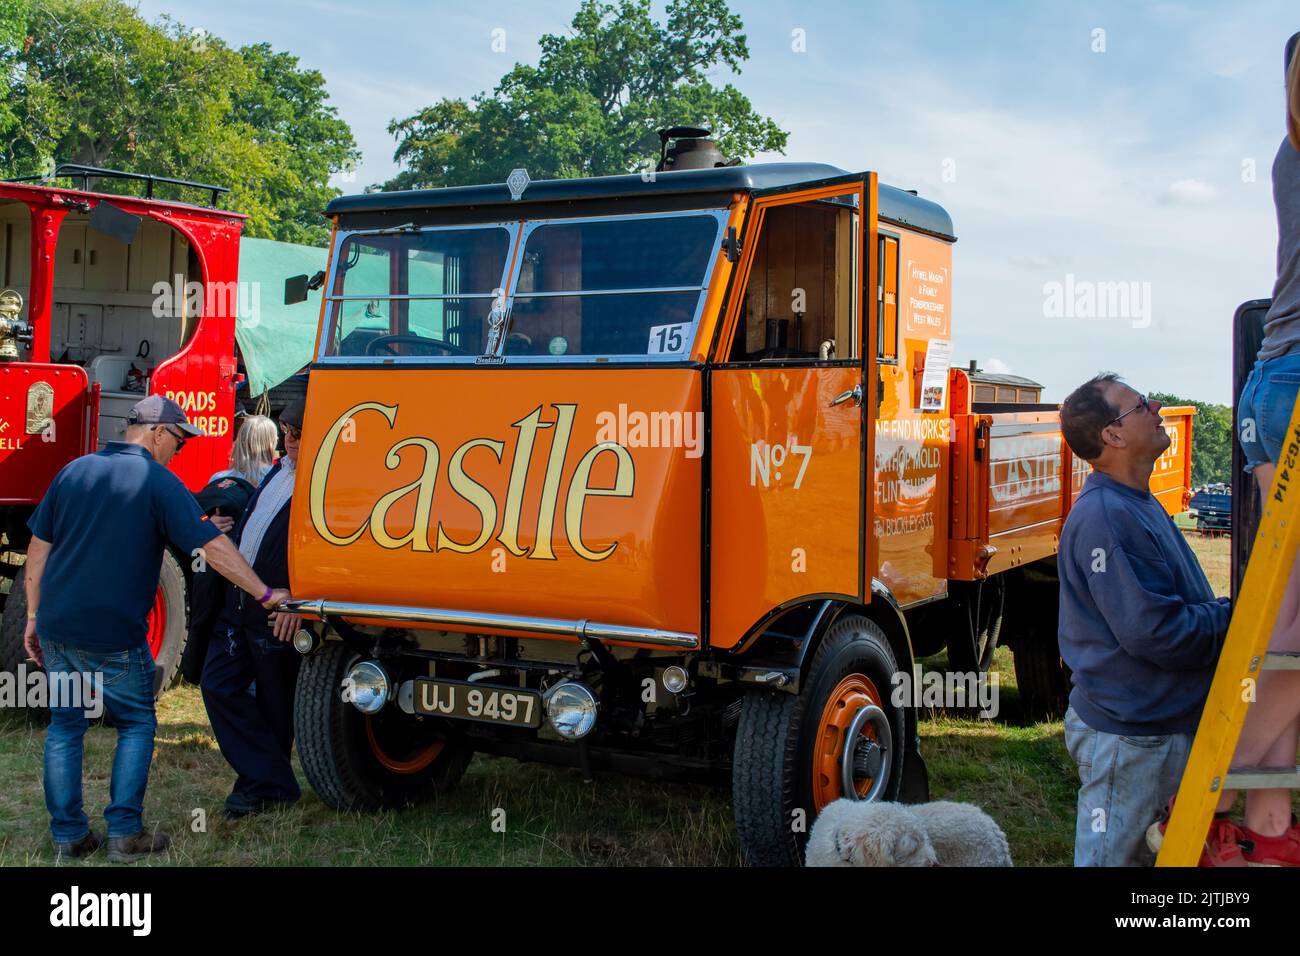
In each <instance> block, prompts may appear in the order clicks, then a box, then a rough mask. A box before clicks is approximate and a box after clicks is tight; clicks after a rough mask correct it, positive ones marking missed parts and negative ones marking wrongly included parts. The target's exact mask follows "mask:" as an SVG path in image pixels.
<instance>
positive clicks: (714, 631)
mask: <svg viewBox="0 0 1300 956" xmlns="http://www.w3.org/2000/svg"><path fill="white" fill-rule="evenodd" d="M876 197H877V190H876V174H875V173H864V174H859V175H854V176H845V177H838V178H836V179H834V180H827V181H825V182H823V183H817V184H810V185H809V186H807V187H805V188H801V189H799V190H797V191H787V192H783V193H779V194H766V195H765V194H762V193H758V194H755V196H754V199H753V205H752V208H751V210H750V213H749V221H748V224H747V227H746V228H745V230H744V235H743V237H742V251H741V256H740V262H739V264H738V265H739V269H738V273H737V275H736V278H735V283H734V285H733V287H732V292H731V295H730V297H729V300H728V310H727V314H726V317H725V322H724V325H723V332H722V335H721V336H720V337H719V343H718V347H717V351H716V352H715V355H714V361H715V364H714V366H713V367H712V368H711V370H710V372H709V382H708V386H707V389H708V394H709V399H710V416H711V423H712V438H711V446H710V448H711V451H710V467H709V486H708V495H709V497H708V504H707V509H708V516H709V543H710V545H709V554H708V560H709V587H708V595H709V609H708V622H709V643H710V644H711V645H712V646H715V647H720V648H729V647H734V646H736V645H737V644H738V643H739V642H740V641H741V640H742V639H743V638H744V637H745V635H746V634H747V633H749V632H750V631H751V630H752V629H753V628H754V626H755V625H756V624H758V623H759V622H760V621H761V620H763V619H764V618H765V617H767V616H768V615H769V614H771V613H772V612H773V611H774V610H776V609H779V608H781V607H784V606H788V605H790V604H793V603H797V602H799V601H801V600H803V599H806V598H809V597H839V598H847V599H850V600H854V601H866V600H868V599H869V596H870V592H871V588H870V582H869V581H868V580H867V578H868V575H869V572H868V568H870V567H871V566H872V562H871V560H870V556H869V554H868V552H867V548H868V541H867V535H866V530H867V527H868V523H869V521H870V517H871V516H870V501H871V494H870V492H871V481H870V479H871V475H870V473H869V471H868V470H867V469H866V462H868V461H870V460H871V455H872V448H871V443H872V440H873V439H872V435H871V430H870V429H869V428H868V427H867V418H866V413H867V406H866V405H865V404H864V399H866V398H868V397H869V396H868V395H867V383H868V382H874V381H875V374H876V371H875V352H876V350H875V348H874V343H875V341H876V319H875V309H873V308H867V307H866V305H867V302H866V299H865V298H864V295H863V290H864V289H874V288H875V286H876V277H875V273H876V271H877V268H876V261H875V256H874V255H865V254H864V251H865V250H874V249H875V247H876V210H877V198H876ZM866 343H872V347H871V348H867V347H866Z"/></svg>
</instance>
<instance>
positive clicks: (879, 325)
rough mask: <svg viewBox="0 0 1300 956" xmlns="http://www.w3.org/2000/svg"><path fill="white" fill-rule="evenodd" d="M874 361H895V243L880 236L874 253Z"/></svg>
mask: <svg viewBox="0 0 1300 956" xmlns="http://www.w3.org/2000/svg"><path fill="white" fill-rule="evenodd" d="M876 256H877V263H878V265H877V274H878V275H879V276H880V285H879V286H877V288H876V318H877V321H876V359H877V360H878V361H881V362H897V361H898V239H897V238H895V237H894V236H883V235H882V236H881V237H880V241H879V244H878V246H877V250H876Z"/></svg>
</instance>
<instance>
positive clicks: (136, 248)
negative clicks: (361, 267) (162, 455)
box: [0, 166, 245, 690]
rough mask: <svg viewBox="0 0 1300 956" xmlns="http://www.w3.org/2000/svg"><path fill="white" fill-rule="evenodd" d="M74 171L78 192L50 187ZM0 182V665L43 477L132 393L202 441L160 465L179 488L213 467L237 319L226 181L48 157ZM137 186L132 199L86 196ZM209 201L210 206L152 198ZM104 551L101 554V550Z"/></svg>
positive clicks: (183, 595) (165, 636)
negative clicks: (165, 403)
mask: <svg viewBox="0 0 1300 956" xmlns="http://www.w3.org/2000/svg"><path fill="white" fill-rule="evenodd" d="M59 178H71V179H72V180H74V181H75V180H80V182H81V185H82V187H83V188H81V189H70V188H59V187H55V186H52V185H49V184H48V183H49V182H52V181H53V179H59ZM53 179H51V180H44V181H30V180H28V181H10V182H0V533H3V535H4V537H3V543H2V545H0V547H2V548H3V561H0V574H2V575H3V577H4V578H8V579H9V581H7V582H5V583H6V584H8V585H9V586H8V588H7V592H8V593H7V594H6V595H5V603H4V616H3V630H2V631H0V668H4V669H8V670H13V669H14V668H15V667H16V666H17V664H18V663H20V662H21V661H22V660H23V658H24V657H25V655H24V653H23V650H22V634H23V628H24V624H25V619H26V595H25V591H24V587H23V561H24V553H25V551H26V548H27V543H28V541H29V540H30V532H29V531H28V530H27V519H28V517H29V516H30V515H31V513H32V511H33V510H34V508H35V506H36V505H37V503H38V502H40V500H41V497H42V496H43V495H44V494H45V490H46V488H48V487H49V484H50V480H51V479H52V478H53V477H54V475H55V474H56V473H57V472H58V471H59V469H60V468H62V467H63V466H64V465H66V464H67V463H68V462H70V461H71V460H72V459H74V458H76V457H78V456H79V455H84V454H87V453H89V452H93V451H95V450H96V449H97V448H100V447H103V445H104V443H105V442H107V441H111V440H113V439H114V438H116V437H118V436H120V435H121V434H122V433H123V431H124V430H125V427H126V414H127V412H128V411H129V410H130V408H131V406H132V405H133V404H135V403H136V402H138V401H139V400H140V399H141V398H143V397H144V396H145V395H146V394H161V395H166V396H168V397H171V398H174V399H175V400H176V401H178V402H179V403H180V404H181V405H182V406H183V407H184V408H185V409H186V411H187V413H188V414H189V416H190V420H191V421H195V422H197V423H198V424H200V425H202V426H203V427H204V429H205V430H206V431H207V433H208V437H204V438H197V439H195V440H193V441H192V442H190V443H189V444H187V445H186V448H185V453H184V454H182V455H178V456H177V457H176V458H175V459H174V461H173V462H172V465H171V467H172V470H173V471H174V472H175V473H176V474H177V475H178V476H179V477H180V478H181V480H182V481H184V482H185V484H186V485H187V486H188V487H189V488H191V489H192V490H197V489H199V488H201V487H202V486H203V485H204V484H205V483H206V481H207V480H208V477H209V476H210V475H211V474H212V473H213V472H215V471H218V470H220V469H222V468H225V467H226V464H227V460H228V458H229V454H230V445H231V438H232V434H233V413H234V387H235V385H236V384H237V373H236V358H235V315H236V308H237V303H238V296H239V286H238V268H239V238H240V232H241V230H242V228H243V221H244V218H245V217H244V216H242V215H240V214H239V213H233V212H227V211H223V210H220V209H217V208H215V204H216V202H217V199H218V197H219V196H220V195H221V194H222V193H224V192H227V190H226V189H225V188H224V187H220V186H211V185H207V184H203V183H194V182H188V181H185V180H177V179H169V178H166V177H159V176H148V175H142V174H138V173H122V172H116V171H112V170H102V169H96V168H93V167H84V166H60V167H58V168H57V169H56V170H55V173H54V177H53ZM93 180H113V181H115V182H118V181H135V182H138V183H139V184H141V185H142V186H143V191H144V193H145V196H144V197H143V198H139V197H135V196H126V195H116V194H109V193H100V192H94V191H91V190H90V189H88V188H86V187H89V186H90V185H92V181H93ZM159 186H164V187H166V188H168V189H177V190H182V189H183V190H197V191H199V192H200V193H204V192H206V193H208V194H210V199H211V202H212V203H213V205H212V206H211V207H205V206H199V205H192V204H190V203H185V202H177V201H173V200H163V199H158V198H155V197H154V193H155V190H156V188H157V187H159ZM106 559H110V560H111V556H106ZM189 566H190V559H189V557H188V556H183V555H176V554H168V555H166V556H165V559H164V562H163V568H162V575H161V579H160V580H159V583H158V597H157V601H156V603H155V605H154V609H153V612H152V614H151V616H150V620H149V643H150V647H151V648H152V650H153V653H154V657H155V659H156V660H157V662H158V665H159V671H158V686H159V689H160V690H161V689H162V688H163V687H166V686H167V685H168V683H170V681H171V679H172V677H173V675H174V674H175V672H176V668H177V666H178V664H179V662H180V657H181V652H182V650H183V649H184V644H185V640H186V636H187V587H188V574H189Z"/></svg>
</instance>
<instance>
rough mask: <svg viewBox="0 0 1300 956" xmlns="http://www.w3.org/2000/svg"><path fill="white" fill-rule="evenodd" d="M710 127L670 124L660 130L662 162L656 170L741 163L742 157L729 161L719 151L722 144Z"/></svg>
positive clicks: (660, 155)
mask: <svg viewBox="0 0 1300 956" xmlns="http://www.w3.org/2000/svg"><path fill="white" fill-rule="evenodd" d="M709 135H710V133H709V131H708V130H707V129H700V128H699V127H697V126H670V127H669V128H668V129H661V130H660V131H659V165H658V166H656V167H655V171H656V172H660V173H663V172H672V171H674V170H679V169H714V168H716V167H718V166H739V165H740V161H739V160H728V159H727V158H726V157H725V156H723V155H722V153H721V152H720V151H719V150H718V144H717V143H715V142H714V141H713V140H711V139H709V138H708V137H709Z"/></svg>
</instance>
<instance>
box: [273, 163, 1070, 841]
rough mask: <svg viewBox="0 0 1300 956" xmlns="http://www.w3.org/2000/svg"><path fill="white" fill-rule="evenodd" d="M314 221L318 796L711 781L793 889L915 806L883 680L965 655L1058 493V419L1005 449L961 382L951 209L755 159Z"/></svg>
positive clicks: (300, 531) (297, 566)
mask: <svg viewBox="0 0 1300 956" xmlns="http://www.w3.org/2000/svg"><path fill="white" fill-rule="evenodd" d="M327 215H328V216H329V217H330V218H331V219H332V220H333V222H334V227H335V231H334V236H333V239H332V245H331V253H330V259H329V267H328V269H327V271H326V274H325V275H324V276H323V282H324V293H325V294H324V302H323V308H322V316H321V327H320V334H319V341H318V344H317V354H316V359H315V362H314V365H313V367H312V371H311V376H310V383H309V387H308V400H307V412H306V417H305V424H304V432H303V441H302V452H301V459H300V461H299V464H298V474H297V479H296V485H295V491H294V499H293V512H292V526H291V534H290V537H291V541H290V551H291V554H290V568H291V579H292V590H293V593H294V595H295V599H296V601H295V603H294V606H295V607H296V608H298V609H299V610H301V611H302V612H303V613H304V614H306V615H307V616H308V617H309V618H310V619H311V620H313V621H316V622H318V623H317V624H316V625H315V626H314V627H313V628H310V629H307V630H304V631H303V632H301V633H300V634H299V636H298V639H297V641H296V644H297V645H298V647H299V649H300V651H301V652H303V653H304V654H305V655H306V659H305V661H304V667H303V670H302V673H301V676H300V679H299V684H298V691H297V694H298V699H297V740H298V746H299V750H300V753H301V755H302V762H303V768H304V770H305V771H306V774H307V776H308V778H309V780H310V782H311V784H312V785H313V787H314V788H315V790H316V791H317V792H318V793H319V794H320V796H321V797H322V799H324V800H325V801H326V802H327V803H328V804H330V805H331V806H335V807H340V808H365V809H379V808H384V807H391V806H398V805H401V804H403V803H406V802H409V801H412V800H416V799H419V798H420V797H422V796H424V795H427V794H429V793H430V792H432V791H433V790H435V789H439V788H445V787H448V786H451V785H452V784H454V783H455V782H456V781H457V779H458V778H459V776H460V775H461V774H462V772H463V771H464V769H465V766H466V765H467V763H468V761H469V759H470V757H471V755H472V754H473V753H474V752H484V753H493V754H504V755H510V756H515V757H519V758H523V759H529V760H540V761H551V762H558V763H566V764H570V765H573V766H580V767H583V768H584V769H591V768H596V769H601V768H608V769H617V770H628V771H636V772H647V773H652V774H669V773H680V774H686V775H699V776H704V777H715V778H716V777H722V778H723V779H727V778H729V779H730V780H731V783H732V787H733V792H734V797H735V813H736V823H737V827H738V830H739V834H740V837H741V843H742V845H743V848H744V852H745V855H746V858H747V859H748V860H749V861H750V862H753V863H775V864H783V863H795V862H798V861H799V860H800V859H801V856H802V846H803V842H804V840H805V838H806V833H807V828H808V826H809V825H810V824H811V822H812V819H813V818H814V817H815V816H816V814H817V813H818V811H819V810H820V809H821V808H822V807H823V806H825V805H826V804H827V803H828V802H830V801H832V800H835V799H837V798H839V797H841V796H849V797H853V798H857V799H875V798H883V799H896V798H900V797H903V798H912V799H923V798H924V796H925V794H926V789H927V787H926V774H925V769H924V765H923V762H922V760H921V757H920V753H919V747H918V736H917V727H916V715H915V709H914V708H912V707H909V706H906V701H902V700H900V699H899V697H898V695H897V694H894V693H893V691H894V689H895V686H896V675H900V674H907V673H910V672H911V668H912V664H913V661H914V659H915V657H916V656H917V654H918V652H919V650H921V648H920V645H922V644H925V645H926V647H925V652H926V653H930V652H933V650H936V649H938V648H939V647H942V646H943V644H944V643H945V641H948V642H949V643H955V644H956V645H957V646H960V647H963V648H966V649H969V652H970V654H969V656H970V657H971V659H972V661H974V662H975V663H974V666H979V658H981V657H984V651H983V649H984V648H985V647H987V650H988V654H990V655H991V643H992V644H995V643H996V640H997V628H998V627H999V626H1000V622H1001V615H1002V608H1003V604H1004V601H1005V597H1006V590H1007V587H1006V586H1004V582H1005V581H1006V580H1008V577H1007V575H1014V574H1016V573H1018V572H1019V571H1022V570H1023V569H1024V568H1025V567H1027V566H1029V565H1032V564H1035V563H1036V562H1041V561H1043V560H1047V561H1050V559H1051V555H1052V554H1054V552H1055V546H1056V537H1055V536H1056V533H1057V532H1059V527H1060V521H1061V519H1062V518H1063V516H1064V513H1065V511H1066V510H1068V505H1069V502H1070V501H1071V500H1072V498H1073V495H1074V494H1075V493H1077V485H1078V483H1077V481H1074V480H1070V478H1069V477H1065V476H1074V475H1075V474H1076V469H1075V467H1074V465H1073V464H1072V463H1071V462H1070V461H1069V459H1068V450H1064V451H1063V445H1062V443H1061V441H1060V435H1059V429H1056V428H1055V427H1054V426H1053V424H1052V423H1053V421H1054V412H1055V406H1044V405H1032V406H1017V408H1016V409H1015V410H1014V412H1013V417H1014V421H1011V422H1009V423H1005V424H1002V425H1000V426H994V425H993V422H994V420H995V418H996V419H997V421H998V422H999V423H1001V422H1002V421H1003V420H1002V419H1001V418H997V415H996V414H985V415H983V417H981V415H980V414H977V413H979V412H980V409H979V408H978V407H977V406H976V407H972V402H971V388H970V383H969V380H968V379H967V377H966V373H965V372H963V371H961V370H958V369H953V368H950V364H949V354H950V336H951V330H952V315H951V301H952V300H951V286H952V247H953V243H954V241H955V237H954V233H953V226H952V222H951V220H950V218H949V216H948V215H947V213H945V212H944V210H943V209H942V208H940V207H939V206H937V205H936V204H934V203H932V202H929V201H927V200H925V199H922V198H919V197H918V196H916V195H915V194H913V193H911V192H907V191H904V190H901V189H896V188H892V187H889V186H884V185H880V184H878V182H877V177H876V175H875V174H874V173H848V172H845V171H843V170H840V169H836V168H834V167H831V166H826V165H819V164H804V163H780V164H765V165H753V166H739V167H735V166H732V167H719V168H701V169H690V170H682V171H672V172H656V173H645V174H641V175H629V176H614V177H605V178H598V179H577V180H565V181H542V182H529V181H528V179H527V177H526V174H525V173H524V172H523V171H522V170H521V171H517V172H516V174H515V175H514V176H512V178H511V181H510V182H509V183H505V184H495V185H484V186H473V187H457V188H448V189H438V190H428V191H413V192H398V193H374V194H367V195H360V196H351V197H341V198H339V199H336V200H335V201H333V202H332V203H331V204H330V206H329V208H328V210H327ZM1002 411H1005V410H1003V409H998V408H995V409H993V410H992V412H993V413H1000V412H1002ZM991 427H1003V430H1004V431H1005V433H1006V435H1007V436H1009V437H1011V438H1016V439H1022V438H1024V437H1025V436H1026V435H1028V436H1029V438H1030V444H1031V445H1033V447H1030V448H1028V449H1027V450H1026V451H1024V453H1023V454H1022V453H1021V451H1020V450H1018V446H1017V447H1012V446H1010V445H1005V444H1004V445H997V444H996V442H995V441H994V436H992V435H991V433H990V428H991ZM1044 442H1046V444H1047V445H1048V446H1050V448H1049V449H1048V450H1049V451H1050V452H1051V454H1049V455H1046V456H1044V454H1043V451H1044V449H1043V448H1041V447H1039V445H1042V444H1043V443H1044ZM999 449H1001V450H999ZM1004 452H1005V453H1004ZM1025 457H1027V458H1028V459H1029V460H1028V461H1027V462H1022V461H1021V458H1025ZM995 461H996V462H997V463H998V466H999V467H1003V468H1004V470H1003V471H1002V472H999V473H997V474H993V476H992V478H990V468H991V467H993V464H994V462H995ZM1008 469H1009V470H1008ZM999 474H1000V475H1003V476H1004V477H1003V478H1001V479H1000V478H999V477H998V475H999ZM1022 474H1023V476H1024V480H1023V481H1020V476H1021V475H1022ZM1063 477H1064V480H1063ZM1013 479H1014V483H1013ZM958 483H960V488H961V492H960V493H961V495H962V498H961V500H959V501H956V502H954V501H953V489H954V487H957V484H958ZM981 495H982V497H980V496H981ZM990 495H993V496H994V497H996V498H997V500H996V501H993V499H992V498H990ZM991 501H993V504H990V502H991ZM978 509H983V513H982V514H979V513H977V510H978ZM990 509H992V510H993V512H994V517H993V523H992V527H990V521H989V513H988V512H989V510H990ZM1049 578H1050V575H1044V576H1039V577H1038V578H1036V579H1034V581H1033V583H1032V584H1031V583H1030V581H1029V579H1027V578H1026V579H1024V581H1023V582H1022V583H1023V586H1024V587H1026V588H1030V587H1033V588H1038V589H1040V590H1045V589H1048V588H1051V587H1053V585H1052V584H1051V582H1050V580H1049ZM1017 580H1019V579H1017ZM990 581H996V582H997V587H996V588H991V587H990V585H989V582H990ZM1044 582H1046V583H1044ZM994 597H996V600H994V599H993V598H994ZM922 611H925V612H926V613H925V614H924V615H923V616H918V617H914V615H918V614H919V613H920V612H922ZM914 620H923V621H924V631H925V636H924V638H923V639H918V638H919V637H920V635H918V633H917V631H916V628H915V625H914V623H913V621H914ZM990 633H991V634H992V640H991V642H990V637H989V635H990ZM936 640H937V644H936V643H935V642H936ZM981 641H982V642H983V643H982V644H981ZM1053 643H1054V642H1053ZM983 666H984V667H987V657H984V662H983Z"/></svg>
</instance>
